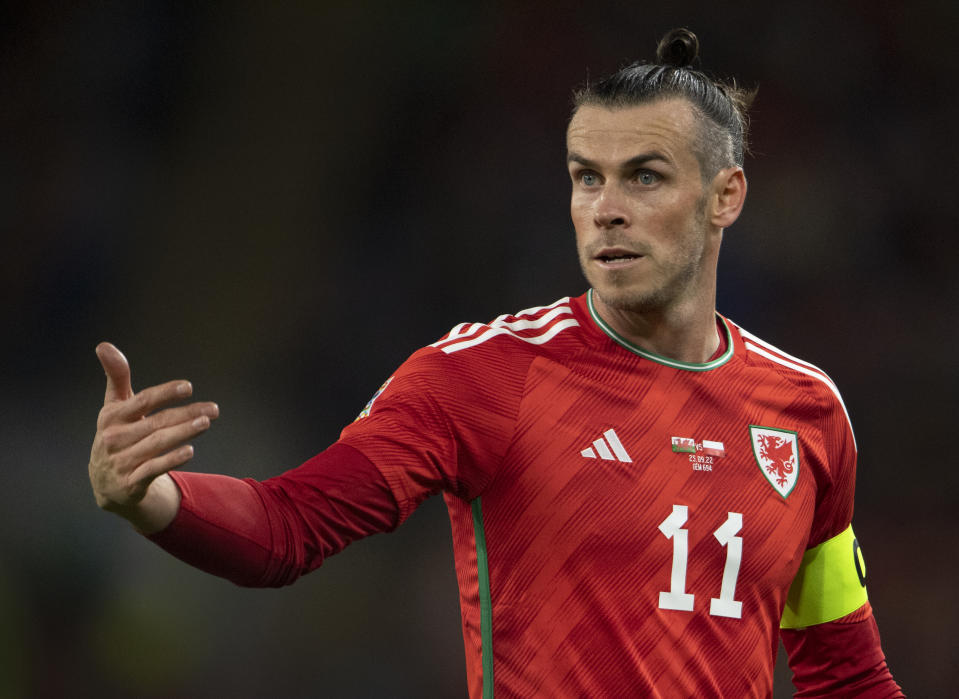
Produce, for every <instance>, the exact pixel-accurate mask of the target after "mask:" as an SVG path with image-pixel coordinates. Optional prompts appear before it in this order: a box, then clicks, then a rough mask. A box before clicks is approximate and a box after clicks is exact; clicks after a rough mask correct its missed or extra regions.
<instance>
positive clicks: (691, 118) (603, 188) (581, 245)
mask: <svg viewBox="0 0 959 699" xmlns="http://www.w3.org/2000/svg"><path fill="white" fill-rule="evenodd" d="M696 128H697V122H696V117H695V115H694V113H693V110H692V107H691V106H690V105H689V103H688V102H687V101H685V100H683V99H668V100H660V101H657V102H653V103H650V104H643V105H639V106H633V107H622V108H614V109H607V108H605V107H597V106H583V107H580V108H579V110H578V111H577V112H576V114H575V116H574V117H573V119H572V121H571V122H570V125H569V130H568V131H567V139H566V142H567V149H568V165H569V175H570V178H571V179H572V184H573V193H572V198H571V201H570V212H571V214H572V218H573V226H574V227H575V229H576V245H577V249H578V251H579V261H580V265H581V266H582V268H583V273H584V274H585V275H586V279H587V280H588V281H589V283H590V285H591V286H592V287H593V290H594V294H595V295H598V296H599V298H600V300H601V302H602V303H603V304H605V305H607V306H610V307H612V308H615V309H619V310H623V311H636V312H649V311H666V310H668V309H669V308H670V307H671V306H674V305H676V304H682V303H684V302H696V300H697V299H700V298H705V297H708V302H709V303H714V299H715V276H716V262H717V260H718V255H719V240H720V238H721V231H720V229H719V228H716V227H715V226H713V225H711V224H710V221H709V219H708V216H707V212H706V208H707V203H708V201H709V197H708V192H709V184H708V183H707V184H704V183H703V179H702V177H701V174H700V167H699V161H698V160H697V158H696V155H695V153H694V151H693V139H694V137H695V134H696Z"/></svg>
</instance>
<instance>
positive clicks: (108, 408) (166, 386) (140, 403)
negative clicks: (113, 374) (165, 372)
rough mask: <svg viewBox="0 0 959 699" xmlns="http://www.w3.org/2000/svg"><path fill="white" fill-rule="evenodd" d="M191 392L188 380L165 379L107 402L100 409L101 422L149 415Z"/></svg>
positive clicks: (130, 419)
mask: <svg viewBox="0 0 959 699" xmlns="http://www.w3.org/2000/svg"><path fill="white" fill-rule="evenodd" d="M192 394H193V386H192V385H191V384H190V382H189V381H167V382H166V383H162V384H160V385H159V386H150V388H145V389H143V390H142V391H140V392H139V393H136V394H134V395H133V396H132V397H131V398H128V399H127V400H115V401H113V402H112V403H107V404H105V405H104V406H103V410H102V411H101V422H102V423H104V426H105V425H106V424H115V423H118V422H133V421H135V420H139V419H140V418H142V417H144V416H145V415H149V414H150V413H152V412H154V411H155V410H157V409H158V408H162V407H163V406H165V405H169V404H170V403H175V402H177V401H181V400H183V399H184V398H188V397H190V395H192Z"/></svg>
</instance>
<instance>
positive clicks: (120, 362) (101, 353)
mask: <svg viewBox="0 0 959 699" xmlns="http://www.w3.org/2000/svg"><path fill="white" fill-rule="evenodd" d="M96 353H97V358H98V359H99V360H100V364H101V365H102V366H103V371H104V373H106V375H107V390H106V394H105V395H104V398H103V403H104V405H106V404H107V403H112V402H113V401H118V400H126V399H127V398H129V397H130V396H132V395H133V386H132V384H131V383H130V363H129V362H127V358H126V357H124V356H123V353H122V352H121V351H120V350H118V349H117V348H116V347H115V346H113V345H112V344H110V343H109V342H101V343H100V344H99V345H97V349H96Z"/></svg>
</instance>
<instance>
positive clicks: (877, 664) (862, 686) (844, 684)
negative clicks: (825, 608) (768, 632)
mask: <svg viewBox="0 0 959 699" xmlns="http://www.w3.org/2000/svg"><path fill="white" fill-rule="evenodd" d="M782 638H783V646H785V648H786V654H787V655H788V657H789V666H790V667H791V668H792V670H793V684H794V685H795V686H796V696H797V697H803V698H811V697H834V698H837V699H841V698H844V697H849V698H850V699H851V698H852V697H857V698H859V699H896V698H897V697H903V696H905V695H904V694H903V693H902V690H901V689H900V688H899V685H897V684H896V683H895V682H894V681H893V679H892V674H891V673H890V672H889V668H888V667H887V665H886V658H885V656H884V655H883V653H882V648H881V646H880V643H879V628H878V627H877V626H876V620H875V618H874V617H873V615H872V608H871V607H870V605H869V603H868V602H867V603H866V604H865V605H863V606H862V607H861V608H860V609H859V610H857V611H856V612H853V613H852V614H849V615H848V616H845V617H843V618H842V619H838V620H836V621H832V622H828V623H825V624H817V625H816V626H810V627H808V628H806V629H783V631H782Z"/></svg>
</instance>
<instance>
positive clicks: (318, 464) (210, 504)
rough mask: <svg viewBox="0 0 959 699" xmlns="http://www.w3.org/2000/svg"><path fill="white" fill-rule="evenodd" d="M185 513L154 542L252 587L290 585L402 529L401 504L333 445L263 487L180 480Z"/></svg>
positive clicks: (357, 459)
mask: <svg viewBox="0 0 959 699" xmlns="http://www.w3.org/2000/svg"><path fill="white" fill-rule="evenodd" d="M171 475H172V476H173V480H174V481H175V482H176V484H177V486H178V487H179V488H180V493H181V496H182V497H181V503H180V511H179V512H178V513H177V517H176V519H174V520H173V522H172V523H171V524H170V526H169V527H167V528H166V529H164V530H163V531H161V532H159V533H157V534H154V535H152V536H151V537H150V539H151V540H152V541H153V542H154V543H156V544H157V545H159V546H161V547H162V548H164V549H165V550H166V551H168V552H169V553H171V554H173V555H174V556H176V557H177V558H179V559H181V560H183V561H185V562H187V563H189V564H190V565H192V566H195V567H197V568H199V569H201V570H205V571H206V572H208V573H212V574H213V575H219V576H220V577H223V578H227V579H228V580H232V581H233V582H235V583H237V584H238V585H245V586H251V587H279V586H281V585H288V584H290V583H292V582H293V581H294V580H296V579H297V578H298V577H299V576H300V575H302V574H304V573H307V572H309V571H311V570H313V569H315V568H317V567H319V566H320V564H321V563H322V562H323V559H324V558H326V557H327V556H331V555H333V554H334V553H337V552H339V551H342V550H343V549H344V548H345V547H346V546H347V544H349V543H350V542H352V541H355V540H356V539H359V538H362V537H364V536H367V535H369V534H374V533H376V532H383V531H390V530H391V529H393V528H395V527H396V524H397V521H398V510H397V508H396V501H395V500H394V499H393V496H392V494H391V493H390V491H389V489H388V488H387V487H386V482H385V481H384V480H383V477H382V476H381V475H380V474H379V471H377V470H376V469H375V468H374V467H373V465H372V464H371V463H370V462H369V461H368V460H367V459H366V458H365V457H364V456H363V455H362V454H360V453H359V452H357V451H356V450H354V449H351V448H350V447H348V446H345V445H342V444H334V445H333V446H332V447H330V448H329V449H327V450H326V451H324V452H323V453H321V454H319V455H317V456H315V457H313V458H312V459H310V460H309V461H307V462H306V463H304V464H303V465H302V466H300V467H299V468H297V469H294V470H293V471H290V472H287V473H285V474H283V475H281V476H277V477H276V478H271V479H269V480H267V481H264V482H262V483H259V482H257V481H254V480H252V479H243V480H240V479H237V478H229V477H227V476H221V475H215V474H207V473H185V472H179V471H177V472H173V473H172V474H171Z"/></svg>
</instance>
